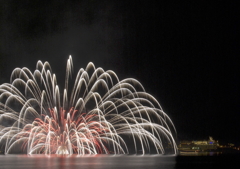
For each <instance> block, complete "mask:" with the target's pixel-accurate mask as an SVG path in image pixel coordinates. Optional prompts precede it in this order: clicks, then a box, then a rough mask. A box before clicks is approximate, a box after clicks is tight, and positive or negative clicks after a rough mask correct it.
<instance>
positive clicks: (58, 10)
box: [0, 0, 240, 144]
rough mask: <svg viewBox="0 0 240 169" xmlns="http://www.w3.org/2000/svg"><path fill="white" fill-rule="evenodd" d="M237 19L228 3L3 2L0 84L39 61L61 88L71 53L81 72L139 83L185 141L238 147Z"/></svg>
mask: <svg viewBox="0 0 240 169" xmlns="http://www.w3.org/2000/svg"><path fill="white" fill-rule="evenodd" d="M157 2H158V3H157ZM238 22H239V20H237V7H236V5H235V4H234V3H232V4H231V3H230V2H229V3H226V4H223V3H221V4H220V3H219V2H216V3H209V2H204V1H199V2H195V1H190V2H188V3H187V2H171V1H134V0H132V1H113V0H112V1H105V0H102V1H99V0H88V1H87V0H68V1H64V0H52V1H49V0H34V1H33V0H21V1H14V0H8V1H0V83H1V84H2V83H5V82H9V79H10V75H11V72H12V70H13V69H14V68H16V67H28V68H29V69H30V70H32V71H34V70H35V66H36V63H37V61H38V60H42V61H48V62H49V63H50V64H51V66H52V70H53V72H54V73H55V74H56V75H57V78H58V82H59V83H61V82H63V80H64V76H65V65H66V61H67V59H68V56H69V55H70V54H71V55H72V58H73V62H74V70H75V73H76V72H77V71H78V69H80V68H85V67H86V65H87V63H88V62H90V61H92V62H93V63H94V64H95V66H96V67H102V68H103V69H104V70H109V69H111V70H113V71H115V72H116V73H117V75H118V76H119V78H120V79H124V78H128V77H133V78H136V79H137V80H139V81H140V82H141V83H142V84H143V86H144V87H145V89H146V91H147V92H148V93H150V94H152V95H153V96H154V97H156V98H157V100H158V101H159V103H160V104H161V106H162V107H163V109H164V111H165V112H166V113H167V114H168V115H169V116H170V118H171V119H172V120H173V122H174V124H175V126H176V129H177V132H178V139H179V140H183V139H189V140H192V139H208V136H212V137H213V138H214V139H216V140H219V141H220V143H225V142H226V143H227V142H233V143H237V144H239V143H240V139H239V133H240V127H239V121H240V118H239V117H240V116H239V113H240V108H239V101H240V97H239V96H240V93H239V86H240V81H239V61H237V57H239V46H238V45H237V41H239V37H237V32H238V31H239V28H238V27H237V23H238ZM60 86H61V85H60Z"/></svg>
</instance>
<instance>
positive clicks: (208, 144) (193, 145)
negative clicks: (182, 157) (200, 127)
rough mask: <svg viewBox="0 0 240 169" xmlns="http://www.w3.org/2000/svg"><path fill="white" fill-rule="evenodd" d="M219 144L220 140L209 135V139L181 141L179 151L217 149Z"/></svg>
mask: <svg viewBox="0 0 240 169" xmlns="http://www.w3.org/2000/svg"><path fill="white" fill-rule="evenodd" d="M218 146H219V144H218V141H215V140H213V138H212V137H209V140H194V141H181V142H180V144H179V146H178V149H179V151H211V150H216V149H217V148H218Z"/></svg>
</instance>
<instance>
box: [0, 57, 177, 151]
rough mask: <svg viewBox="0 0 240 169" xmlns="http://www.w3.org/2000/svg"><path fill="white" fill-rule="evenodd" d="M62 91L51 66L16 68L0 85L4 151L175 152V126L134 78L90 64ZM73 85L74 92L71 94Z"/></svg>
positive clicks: (70, 66) (0, 134)
mask: <svg viewBox="0 0 240 169" xmlns="http://www.w3.org/2000/svg"><path fill="white" fill-rule="evenodd" d="M72 70H73V64H72V58H71V56H70V57H69V59H68V61H67V68H66V77H65V86H64V90H63V92H62V93H61V92H60V89H59V87H58V85H57V78H56V76H55V74H53V73H52V71H51V67H50V65H49V63H48V62H45V63H42V62H41V61H38V62H37V66H36V70H35V71H34V72H31V71H30V70H29V69H28V68H22V69H20V68H16V69H14V70H13V72H12V75H11V82H10V83H5V84H2V85H0V146H1V148H2V149H3V150H4V152H5V154H8V153H14V152H15V150H16V149H17V148H18V147H20V149H21V152H23V153H28V154H40V153H41V154H42V153H43V154H81V155H84V154H125V153H141V154H145V153H152V152H153V153H158V154H164V153H165V150H166V148H167V147H168V148H170V149H171V151H172V153H174V154H175V153H176V151H177V148H176V143H175V140H174V137H173V134H174V133H175V128H174V125H173V123H172V121H171V119H170V118H169V117H168V115H167V114H166V113H165V112H164V111H163V110H162V108H161V106H160V104H159V103H158V101H157V100H156V99H155V98H154V97H153V96H151V95H150V94H148V93H146V92H145V90H144V88H143V86H142V85H141V83H140V82H138V81H137V80H136V79H133V78H128V79H124V80H122V81H119V79H118V77H117V75H116V74H115V73H114V72H113V71H111V70H108V71H104V70H103V69H102V68H95V66H94V64H93V63H91V62H90V63H89V64H88V65H87V67H86V69H85V70H84V69H82V68H81V69H80V70H79V71H78V73H77V76H76V79H75V81H72V80H71V78H70V77H71V75H72ZM69 86H71V89H72V90H69Z"/></svg>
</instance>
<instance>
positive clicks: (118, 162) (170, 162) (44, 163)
mask: <svg viewBox="0 0 240 169" xmlns="http://www.w3.org/2000/svg"><path fill="white" fill-rule="evenodd" d="M175 158H176V157H175V156H161V155H145V156H134V155H129V156H128V155H115V156H109V155H97V156H74V155H72V156H63V155H51V156H45V155H31V156H29V155H0V168H1V169H13V168H14V169H20V168H21V169H22V168H24V169H30V168H31V169H32V168H36V169H37V168H44V169H46V168H51V169H73V168H81V169H84V168H88V169H95V168H96V169H110V168H114V169H118V168H119V169H120V168H121V169H128V168H131V169H134V168H136V169H143V168H144V169H145V168H147V169H156V168H162V169H173V168H175Z"/></svg>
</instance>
